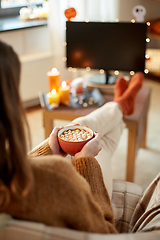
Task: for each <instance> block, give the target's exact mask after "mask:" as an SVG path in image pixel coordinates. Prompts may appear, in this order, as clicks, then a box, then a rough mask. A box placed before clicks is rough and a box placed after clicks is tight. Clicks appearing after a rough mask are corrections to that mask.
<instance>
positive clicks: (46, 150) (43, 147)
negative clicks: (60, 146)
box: [28, 138, 52, 157]
mask: <svg viewBox="0 0 160 240" xmlns="http://www.w3.org/2000/svg"><path fill="white" fill-rule="evenodd" d="M42 155H43V156H45V155H52V151H51V149H50V146H49V143H48V138H47V139H46V140H45V141H43V142H42V143H41V144H39V145H38V146H37V147H35V148H34V149H33V150H32V151H30V152H29V153H28V156H30V157H37V156H42Z"/></svg>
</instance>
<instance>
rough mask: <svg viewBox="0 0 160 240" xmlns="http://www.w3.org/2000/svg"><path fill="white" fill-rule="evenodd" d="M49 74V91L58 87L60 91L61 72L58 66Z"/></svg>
mask: <svg viewBox="0 0 160 240" xmlns="http://www.w3.org/2000/svg"><path fill="white" fill-rule="evenodd" d="M47 76H48V80H49V91H50V92H51V91H52V89H56V91H57V92H58V91H59V87H60V73H59V72H58V71H57V69H56V68H53V69H52V70H51V71H50V72H48V73H47Z"/></svg>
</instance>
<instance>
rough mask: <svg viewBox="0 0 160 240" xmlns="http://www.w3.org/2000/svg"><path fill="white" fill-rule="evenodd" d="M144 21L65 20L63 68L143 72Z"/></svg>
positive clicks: (144, 49)
mask: <svg viewBox="0 0 160 240" xmlns="http://www.w3.org/2000/svg"><path fill="white" fill-rule="evenodd" d="M146 35H147V25H146V23H131V22H88V23H87V22H76V21H75V22H72V21H68V22H66V42H67V47H66V57H67V67H72V68H87V67H90V68H91V69H103V70H104V71H105V73H106V83H108V76H109V74H110V72H111V71H115V70H118V71H123V72H130V71H134V72H138V71H141V72H144V69H145V51H146Z"/></svg>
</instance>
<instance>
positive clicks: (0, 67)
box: [0, 42, 143, 233]
mask: <svg viewBox="0 0 160 240" xmlns="http://www.w3.org/2000/svg"><path fill="white" fill-rule="evenodd" d="M142 81H143V75H142V74H141V73H137V74H135V75H134V77H132V79H131V81H130V83H129V84H128V83H127V82H126V81H125V80H124V79H123V78H119V79H118V80H117V83H116V87H115V95H114V102H110V103H107V104H105V105H104V106H102V107H100V108H99V109H97V110H96V111H94V112H92V113H91V114H89V115H87V116H85V117H82V118H78V119H76V120H74V121H73V122H72V124H74V123H77V122H78V123H79V124H82V125H87V126H89V127H90V128H92V129H93V130H94V131H96V132H100V134H99V133H96V132H95V137H94V138H93V139H92V140H91V141H89V142H88V143H87V144H86V145H85V146H84V147H83V149H82V150H81V151H80V152H79V153H77V154H76V155H75V156H74V159H73V161H72V162H70V161H68V160H67V158H66V154H65V153H64V152H63V151H62V150H61V149H60V147H59V144H58V141H57V133H58V131H59V129H60V128H55V129H54V130H53V132H52V133H51V135H50V137H49V139H47V140H46V141H45V143H44V144H43V145H41V146H39V147H38V148H36V149H34V150H33V151H32V152H31V153H30V154H29V155H28V156H27V150H26V149H27V147H26V139H25V135H26V134H25V133H26V128H25V129H24V124H25V126H27V122H26V118H25V114H24V110H23V107H22V103H21V100H20V96H19V83H20V63H19V60H18V57H17V54H16V53H15V52H14V51H13V50H12V48H11V47H10V46H8V45H6V44H5V43H3V42H0V104H1V107H0V111H1V112H0V135H1V138H0V139H1V140H0V143H1V148H0V179H1V182H0V212H5V213H8V214H10V215H12V216H13V217H14V218H17V219H25V220H29V221H35V222H41V223H44V224H46V225H49V226H57V227H64V228H71V229H76V230H80V231H87V232H96V233H117V230H116V229H115V226H114V218H113V212H112V207H111V202H110V197H109V194H108V190H109V191H110V192H111V183H112V179H111V176H110V175H109V174H110V158H111V156H112V154H113V153H114V151H115V148H116V146H117V144H118V141H119V138H120V135H121V132H122V130H123V127H124V123H123V117H124V116H125V115H126V114H131V113H132V112H133V111H134V102H135V97H136V95H137V92H138V91H139V89H140V88H141V86H142ZM27 128H28V126H27ZM101 148H102V150H101ZM40 155H44V156H40ZM46 155H48V156H46ZM97 155H98V156H97ZM96 156H97V160H96V158H95V157H96ZM98 161H99V163H98ZM102 174H103V176H104V177H106V176H107V178H105V179H104V180H105V183H104V180H103V176H102ZM105 175H106V176H105ZM107 189H108V190H107ZM110 194H111V193H110Z"/></svg>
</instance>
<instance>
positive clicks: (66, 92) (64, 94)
mask: <svg viewBox="0 0 160 240" xmlns="http://www.w3.org/2000/svg"><path fill="white" fill-rule="evenodd" d="M59 93H60V101H61V103H64V104H66V105H69V99H70V87H69V86H67V85H66V82H65V81H63V82H62V84H61V87H60V88H59Z"/></svg>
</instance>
